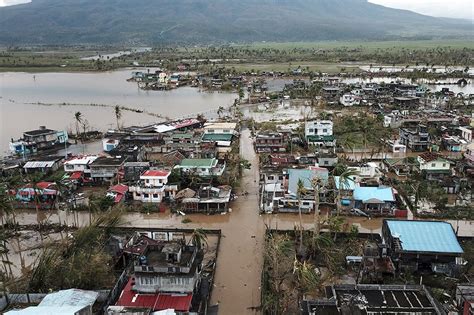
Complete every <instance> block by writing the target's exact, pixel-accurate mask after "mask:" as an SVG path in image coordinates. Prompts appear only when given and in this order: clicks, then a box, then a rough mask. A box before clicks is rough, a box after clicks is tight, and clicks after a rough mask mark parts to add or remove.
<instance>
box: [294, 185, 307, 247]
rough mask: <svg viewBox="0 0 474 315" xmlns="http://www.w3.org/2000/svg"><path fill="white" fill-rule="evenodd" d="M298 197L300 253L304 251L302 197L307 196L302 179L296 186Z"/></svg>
mask: <svg viewBox="0 0 474 315" xmlns="http://www.w3.org/2000/svg"><path fill="white" fill-rule="evenodd" d="M296 187H297V188H296V196H297V198H298V216H299V219H300V245H299V250H300V252H301V251H302V250H303V217H302V214H301V197H302V196H303V195H305V194H306V187H304V183H303V181H302V180H301V179H299V180H298V184H297V186H296Z"/></svg>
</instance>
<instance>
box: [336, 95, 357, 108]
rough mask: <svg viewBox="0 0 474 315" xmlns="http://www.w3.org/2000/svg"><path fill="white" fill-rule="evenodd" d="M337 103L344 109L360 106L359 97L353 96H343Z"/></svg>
mask: <svg viewBox="0 0 474 315" xmlns="http://www.w3.org/2000/svg"><path fill="white" fill-rule="evenodd" d="M339 103H341V105H342V106H346V107H348V106H354V105H360V97H359V96H356V95H353V94H344V95H342V96H341V97H340V98H339Z"/></svg>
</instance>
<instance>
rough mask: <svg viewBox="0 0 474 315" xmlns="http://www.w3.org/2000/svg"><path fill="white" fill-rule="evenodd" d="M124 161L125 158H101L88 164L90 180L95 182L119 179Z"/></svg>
mask: <svg viewBox="0 0 474 315" xmlns="http://www.w3.org/2000/svg"><path fill="white" fill-rule="evenodd" d="M126 160H127V158H125V157H106V156H101V157H99V158H97V159H96V160H94V162H92V163H90V164H89V167H90V170H91V178H92V179H93V180H94V181H97V182H103V181H113V180H115V179H117V178H119V176H120V175H121V174H120V173H121V172H123V165H124V164H125V162H126Z"/></svg>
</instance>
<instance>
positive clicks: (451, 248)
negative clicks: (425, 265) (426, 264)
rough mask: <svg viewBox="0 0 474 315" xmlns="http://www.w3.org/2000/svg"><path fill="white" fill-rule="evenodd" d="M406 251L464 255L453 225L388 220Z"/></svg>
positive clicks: (436, 222)
mask: <svg viewBox="0 0 474 315" xmlns="http://www.w3.org/2000/svg"><path fill="white" fill-rule="evenodd" d="M387 225H388V227H389V229H390V234H391V235H392V236H398V237H399V239H400V241H401V245H402V249H403V250H404V251H417V252H435V253H463V250H462V248H461V246H460V245H459V242H458V239H457V237H456V234H454V230H453V228H452V226H451V224H449V223H447V222H441V221H402V220H387Z"/></svg>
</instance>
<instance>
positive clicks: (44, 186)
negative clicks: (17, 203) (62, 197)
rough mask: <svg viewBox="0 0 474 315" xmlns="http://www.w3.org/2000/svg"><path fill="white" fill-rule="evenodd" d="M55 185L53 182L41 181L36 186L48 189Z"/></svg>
mask: <svg viewBox="0 0 474 315" xmlns="http://www.w3.org/2000/svg"><path fill="white" fill-rule="evenodd" d="M52 185H54V183H51V182H39V183H37V184H36V187H35V188H39V189H46V188H48V187H50V186H52Z"/></svg>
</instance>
